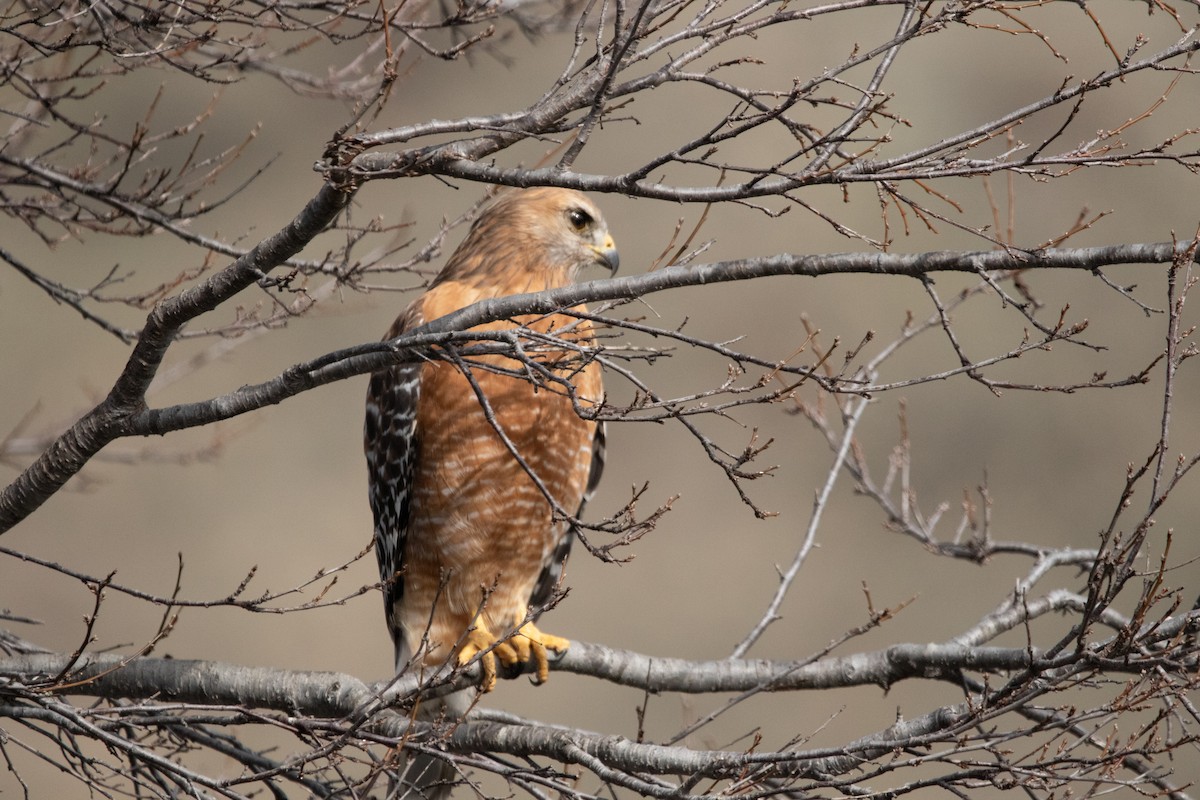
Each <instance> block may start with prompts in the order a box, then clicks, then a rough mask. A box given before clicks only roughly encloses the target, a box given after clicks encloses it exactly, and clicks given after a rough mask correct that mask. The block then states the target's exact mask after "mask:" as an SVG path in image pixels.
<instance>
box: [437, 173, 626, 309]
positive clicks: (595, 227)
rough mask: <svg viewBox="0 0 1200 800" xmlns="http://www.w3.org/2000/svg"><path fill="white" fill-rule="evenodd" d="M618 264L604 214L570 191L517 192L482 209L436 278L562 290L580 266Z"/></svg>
mask: <svg viewBox="0 0 1200 800" xmlns="http://www.w3.org/2000/svg"><path fill="white" fill-rule="evenodd" d="M619 263H620V257H619V256H618V255H617V248H616V245H615V244H614V242H613V238H612V235H611V234H609V232H608V225H607V224H605V222H604V216H603V215H602V214H601V213H600V209H598V208H597V207H596V205H595V203H593V202H592V201H591V200H589V199H588V198H587V197H585V196H584V195H582V194H580V193H579V192H576V191H573V190H571V189H558V188H536V189H518V190H514V191H509V192H506V193H504V194H502V195H501V196H500V197H499V198H498V199H497V200H496V201H495V202H494V203H493V204H492V205H491V206H489V207H488V209H487V210H486V211H484V212H483V214H481V215H480V217H479V219H477V220H476V221H475V224H474V225H472V226H471V232H470V233H469V234H468V235H467V238H466V239H465V240H464V241H463V243H462V244H461V245H459V247H458V250H456V251H455V252H454V255H452V256H451V257H450V261H449V262H448V263H447V264H446V267H445V269H444V270H443V271H442V274H441V275H440V276H439V280H446V279H450V280H470V279H472V278H483V277H485V276H486V277H487V278H488V279H489V280H491V281H497V280H498V279H500V278H503V277H507V278H508V280H507V281H504V280H499V281H498V282H500V283H510V284H513V285H520V284H522V283H525V284H529V285H531V286H530V288H531V289H532V288H533V285H537V284H541V283H542V282H543V281H544V282H545V286H546V288H555V287H558V286H565V285H567V284H569V283H571V282H572V281H574V280H575V277H576V275H577V274H578V273H579V271H580V270H581V269H583V268H584V267H587V266H590V265H592V264H597V265H600V266H603V267H605V268H606V269H608V270H609V271H610V272H615V271H616V269H617V265H618V264H619Z"/></svg>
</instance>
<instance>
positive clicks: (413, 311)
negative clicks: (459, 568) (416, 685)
mask: <svg viewBox="0 0 1200 800" xmlns="http://www.w3.org/2000/svg"><path fill="white" fill-rule="evenodd" d="M423 322H424V319H423V315H422V313H421V307H420V303H419V302H418V303H414V304H413V305H412V306H410V307H409V309H408V311H406V312H405V313H404V314H402V315H401V316H400V317H399V318H398V319H397V320H396V322H395V323H394V324H393V325H392V328H391V330H389V331H388V334H387V336H386V337H385V339H392V338H395V337H397V336H399V335H401V334H402V333H404V332H405V331H407V330H411V329H412V328H415V327H417V326H419V325H421V324H422V323H423ZM422 366H423V365H422V364H421V363H419V362H418V363H410V364H399V365H397V366H394V367H390V368H388V369H386V370H381V371H379V372H376V373H373V374H372V375H371V381H370V384H369V385H368V388H367V411H366V421H365V423H364V426H363V449H364V451H365V452H366V456H367V470H368V492H369V495H370V500H371V511H372V513H373V515H374V517H375V557H376V558H377V559H378V561H379V579H380V580H381V581H383V582H384V590H383V603H384V612H385V613H386V615H387V625H388V632H389V633H390V634H391V636H392V642H393V644H394V645H395V648H396V659H397V668H399V667H400V666H402V664H403V661H404V660H407V656H405V657H404V658H403V659H402V657H401V656H402V652H401V650H402V645H403V642H404V635H403V631H402V630H401V626H400V622H399V618H398V615H397V613H396V611H397V609H398V608H399V605H400V601H401V599H402V598H403V597H404V548H405V542H406V540H407V538H408V529H409V523H410V521H411V518H412V513H411V512H412V507H411V502H412V484H413V473H414V470H415V468H416V463H417V457H418V451H419V448H420V439H419V437H418V431H417V406H418V403H419V402H420V398H421V368H422Z"/></svg>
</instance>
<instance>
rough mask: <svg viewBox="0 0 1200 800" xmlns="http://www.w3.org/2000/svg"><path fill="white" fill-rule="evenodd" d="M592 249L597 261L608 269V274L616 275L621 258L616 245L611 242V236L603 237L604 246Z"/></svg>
mask: <svg viewBox="0 0 1200 800" xmlns="http://www.w3.org/2000/svg"><path fill="white" fill-rule="evenodd" d="M592 249H593V250H594V251H595V253H596V258H597V260H598V261H599V262H600V263H601V264H603V265H604V266H606V267H608V271H609V272H611V273H616V271H617V269H618V268H619V267H620V266H621V256H620V254H619V253H617V243H616V242H614V241H613V238H612V236H605V237H604V244H603V245H601V246H600V247H594V248H592Z"/></svg>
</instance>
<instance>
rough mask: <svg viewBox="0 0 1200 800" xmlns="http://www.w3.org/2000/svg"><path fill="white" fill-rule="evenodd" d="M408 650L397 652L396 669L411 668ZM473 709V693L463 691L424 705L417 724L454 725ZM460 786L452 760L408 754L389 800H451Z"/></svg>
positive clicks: (390, 782)
mask: <svg viewBox="0 0 1200 800" xmlns="http://www.w3.org/2000/svg"><path fill="white" fill-rule="evenodd" d="M405 650H407V648H406V647H403V646H400V647H397V648H396V669H397V671H399V670H402V669H403V668H404V667H405V666H407V664H408V660H409V659H408V655H407V653H405V652H403V651H405ZM470 705H471V690H470V689H460V690H459V691H456V692H451V693H450V694H448V695H445V696H442V697H431V698H429V699H427V700H423V701H421V705H420V706H419V707H418V708H417V713H416V720H417V721H419V722H429V723H434V724H437V723H442V724H445V723H446V722H451V723H453V722H454V721H455V720H459V719H462V718H463V717H465V716H466V713H467V709H468V708H470ZM458 782H459V775H458V770H457V769H456V768H455V766H454V762H453V761H452V760H450V758H449V756H445V755H442V756H438V755H433V754H432V753H422V752H405V753H404V754H403V758H402V760H401V763H400V765H399V768H398V769H396V770H395V772H393V773H392V775H390V776H389V780H388V792H387V800H447V798H448V797H449V796H450V790H451V789H453V788H454V786H455V785H456V784H457V783H458Z"/></svg>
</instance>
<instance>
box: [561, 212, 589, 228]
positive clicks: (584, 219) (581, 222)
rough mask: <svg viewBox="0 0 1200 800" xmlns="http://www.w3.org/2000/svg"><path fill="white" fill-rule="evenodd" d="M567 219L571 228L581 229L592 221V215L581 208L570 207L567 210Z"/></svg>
mask: <svg viewBox="0 0 1200 800" xmlns="http://www.w3.org/2000/svg"><path fill="white" fill-rule="evenodd" d="M567 219H568V220H570V222H571V227H572V228H574V229H575V230H577V231H581V230H583V229H584V228H586V227H587V226H588V224H589V223H590V222H591V221H592V215H591V214H589V213H587V212H586V211H584V210H583V209H582V208H572V209H571V210H570V211H568V212H567Z"/></svg>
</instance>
